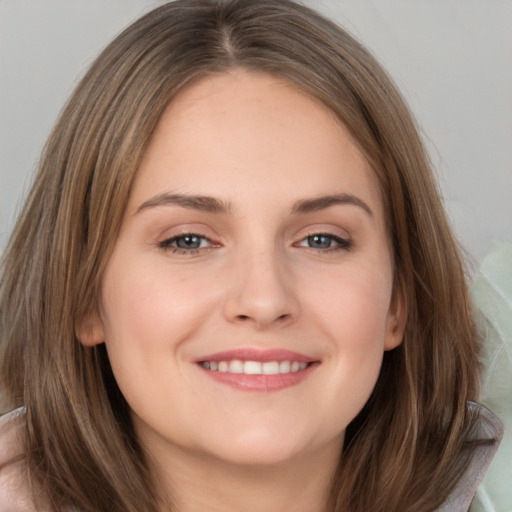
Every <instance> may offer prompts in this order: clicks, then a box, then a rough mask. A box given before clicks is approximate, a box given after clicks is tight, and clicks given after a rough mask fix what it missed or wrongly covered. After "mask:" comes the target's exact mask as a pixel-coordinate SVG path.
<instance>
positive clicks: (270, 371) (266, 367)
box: [203, 359, 308, 375]
mask: <svg viewBox="0 0 512 512" xmlns="http://www.w3.org/2000/svg"><path fill="white" fill-rule="evenodd" d="M307 367H308V363H299V362H298V361H267V362H265V363H261V362H259V361H240V360H238V359H233V360H232V361H219V362H217V361H204V362H203V368H205V369H207V370H212V371H214V372H215V371H217V372H221V373H226V372H229V373H245V374H246V375H278V374H280V373H295V372H298V371H300V370H305V369H306V368H307Z"/></svg>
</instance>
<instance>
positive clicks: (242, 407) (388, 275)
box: [81, 70, 406, 512]
mask: <svg viewBox="0 0 512 512" xmlns="http://www.w3.org/2000/svg"><path fill="white" fill-rule="evenodd" d="M405 318H406V307H405V304H404V300H403V296H402V294H401V293H400V290H399V289H398V288H396V287H395V286H394V271H393V264H392V255H391V250H390V243H389V235H388V233H387V230H386V225H385V215H384V206H383V201H382V197H381V195H380V189H379V186H378V182H377V178H376V177H375V174H374V172H373V170H372V169H371V168H370V166H369V165H368V163H367V161H366V159H365V158H364V157H363V155H362V154H361V152H360V151H359V150H358V148H357V146H356V145H355V143H354V142H353V140H352V139H351V137H350V136H349V134H348V132H347V130H346V129H345V128H344V127H343V126H342V125H341V123H340V122H339V121H338V120H336V119H335V118H334V116H333V115H332V114H331V113H330V112H329V110H327V109H326V108H325V107H324V106H322V105H321V104H320V103H319V102H317V101H316V100H313V99H312V98H310V97H309V96H307V95H306V94H304V93H302V92H300V91H299V90H297V89H296V88H294V87H293V86H291V85H290V84H287V83H286V82H284V81H280V80H278V79H276V78H273V77H270V76H266V75H263V74H255V73H249V72H246V71H243V70H233V71H231V72H229V73H223V74H219V75H215V76H211V77H208V78H206V79H202V80H201V81H199V82H197V83H194V84H193V85H191V86H189V87H188V88H186V89H185V90H183V91H182V92H180V94H179V95H178V96H177V97H176V98H175V99H174V100H173V101H172V102H171V104H170V105H169V106H168V108H167V109H166V111H165V113H164V115H163V117H162V118H161V120H160V122H159V124H158V126H157V129H156V131H155V133H154V135H153V138H152V140H151V143H150V145H149V147H148V149H147V151H146V154H145V156H144V158H143V161H142V164H141V166H140V168H139V170H138V172H137V175H136V178H135V182H134V186H133V189H132V193H131V196H130V198H129V201H128V205H127V208H126V212H125V215H124V220H123V223H122V226H121V230H120V233H119V237H118V240H117V241H116V244H115V247H114V251H113V254H112V256H111V258H110V260H109V262H108V265H107V268H106V271H105V275H104V278H103V286H102V311H101V313H100V314H99V315H95V316H93V317H91V318H89V319H88V320H87V322H85V323H84V329H83V332H82V335H81V339H82V342H83V343H84V344H86V345H91V346H92V345H95V344H98V343H103V342H105V343H106V346H107V350H108V353H109V357H110V360H111V364H112V368H113V371H114V375H115V377H116V380H117V382H118V384H119V387H120V389H121V391H122V392H123V394H124V395H125V397H126V400H127V401H128V404H129V405H130V407H131V409H132V415H133V421H134V424H135V428H136V432H137V435H138V437H139V439H140V442H141V443H142V445H143V446H144V447H145V448H146V450H147V451H148V453H149V454H150V456H151V460H152V464H153V470H154V472H155V474H156V475H157V476H158V478H159V480H160V481H161V482H162V484H163V487H164V488H165V489H167V490H168V491H170V493H171V494H172V496H173V498H174V501H175V502H176V505H177V507H178V510H179V511H180V512H192V511H193V512H197V511H203V510H209V511H212V512H215V511H223V512H225V511H239V510H244V511H246V512H251V511H258V512H260V511H261V510H265V511H266V512H273V511H279V512H281V511H283V510H294V511H299V512H300V511H304V512H306V511H307V512H315V511H317V512H321V511H323V510H324V509H325V498H326V496H327V493H328V489H329V482H330V479H331V477H332V474H333V472H334V470H335V468H336V465H337V464H338V461H339V459H340V455H341V449H342V444H343V439H344V432H345V429H346V426H347V425H348V424H349V423H350V421H351V420H352V419H353V418H354V417H355V416H356V415H357V413H358V412H359V411H360V410H361V408H362V407H363V405H364V404H365V402H366V401H367V399H368V397H369V396H370V394H371V391H372V389H373V386H374V385H375V382H376V379H377V377H378V374H379V370H380V366H381V361H382V356H383V353H384V351H386V350H392V349H393V348H395V347H396V346H397V345H398V344H399V343H400V342H401V339H402V334H403V329H404V324H405ZM240 350H242V353H243V354H245V355H247V354H250V356H249V355H247V358H248V359H251V360H256V361H252V362H251V364H253V363H255V364H256V365H257V364H263V363H258V361H257V359H258V357H259V355H260V354H265V353H266V354H267V355H268V354H269V352H268V351H274V352H271V354H274V353H276V354H277V353H278V352H279V354H281V355H277V356H275V357H274V356H273V355H272V356H270V355H269V358H270V359H272V357H274V359H279V358H280V359H281V363H283V364H285V366H286V364H287V362H293V359H294V357H295V356H294V355H293V354H298V355H297V358H303V359H304V360H305V361H307V369H301V370H299V371H297V373H296V374H295V377H293V378H294V379H295V380H291V379H289V377H290V375H289V374H288V373H286V370H283V372H285V373H284V374H283V375H284V376H283V375H281V376H279V377H276V376H272V377H266V376H259V377H253V376H251V377H247V376H245V377H243V376H240V374H234V373H233V374H231V376H232V377H233V379H232V380H229V381H225V380H224V381H223V380H222V379H224V378H225V377H226V374H223V375H220V374H219V372H216V371H212V369H210V368H209V367H208V366H209V363H208V361H210V362H211V360H212V359H215V357H216V354H217V355H218V354H228V353H229V354H232V353H236V354H238V355H237V356H236V357H235V356H232V357H231V356H229V355H219V356H218V358H217V359H218V360H224V359H229V358H230V357H231V359H243V357H242V356H240V353H241V352H240ZM237 351H238V352H237ZM284 351H287V352H286V353H285V354H292V355H282V354H284ZM261 359H262V361H268V358H267V359H265V358H264V356H261ZM283 359H289V360H290V361H283ZM204 362H207V363H208V364H207V365H204V364H203V363H204ZM227 362H228V363H230V361H227ZM274 363H276V361H273V362H272V364H274ZM277 363H279V361H277ZM297 365H298V362H297ZM230 368H231V367H230ZM258 368H260V367H258ZM261 368H262V367H261ZM230 371H231V369H230V370H229V371H228V372H227V373H228V374H229V372H230ZM262 371H263V370H262ZM280 371H281V370H280ZM301 372H303V373H301ZM219 375H220V380H219V379H218V377H219ZM261 382H264V383H265V386H267V387H266V388H265V389H261V388H257V389H248V387H251V386H253V384H254V385H259V384H261Z"/></svg>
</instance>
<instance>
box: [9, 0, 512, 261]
mask: <svg viewBox="0 0 512 512" xmlns="http://www.w3.org/2000/svg"><path fill="white" fill-rule="evenodd" d="M160 3H162V2H157V1H154V0H153V1H151V0H0V73H1V75H0V250H1V249H2V248H3V247H4V246H5V244H6V242H7V239H8V236H9V232H10V230H11V228H12V225H13V220H14V217H15V215H16V212H17V211H18V209H19V207H20V205H21V202H22V198H23V197H24V195H25V194H26V191H27V188H28V186H29V185H30V181H31V178H32V175H33V171H34V169H35V167H36V164H37V160H38V155H39V153H40V151H41V149H42V147H43V144H44V142H45V139H46V137H47V136H48V133H49V131H50V129H51V126H52V125H53V123H54V121H55V119H56V117H57V115H58V112H59V110H60V108H61V107H62V105H63V103H64V101H65V99H66V98H67V96H68V95H69V93H70V92H71V91H72V89H73V86H74V84H75V83H76V82H77V79H78V78H79V77H80V76H81V75H82V73H83V72H84V70H85V68H86V67H87V65H88V64H90V63H91V61H92V59H93V58H94V57H95V56H96V54H97V53H98V52H99V50H100V49H101V48H102V47H103V46H104V45H105V44H107V43H108V42H109V41H110V40H111V39H112V37H113V36H114V35H115V34H117V33H118V32H119V31H120V30H121V29H122V28H123V27H124V26H125V25H126V24H128V23H129V22H130V21H132V20H134V19H135V18H137V17H138V16H140V15H141V14H143V13H144V12H146V11H147V10H149V9H150V8H151V7H154V6H156V5H158V4H160ZM306 3H307V4H309V5H311V6H313V7H315V8H317V9H318V10H320V11H322V12H324V13H326V14H327V15H328V16H330V17H332V18H334V19H336V20H337V21H338V22H339V23H340V24H342V25H343V26H344V27H345V28H347V29H348V30H349V31H350V32H352V34H354V35H355V36H356V37H357V38H359V39H360V40H362V41H363V42H364V43H365V44H366V46H367V47H369V48H370V49H371V50H372V51H373V52H374V54H375V55H376V56H377V57H378V58H379V60H380V61H381V62H382V63H383V64H384V66H385V67H386V68H387V69H388V71H389V72H390V73H391V75H392V76H393V78H394V79H395V81H396V82H397V84H398V86H399V87H400V88H401V90H402V92H403V93H404V95H405V97H406V98H407V100H408V102H409V104H410V106H411V107H412V109H413V112H414V113H415V115H416V117H417V118H418V119H419V120H420V124H421V127H422V131H423V133H424V137H425V141H426V144H427V146H428V148H429V151H430V154H431V157H432V161H433V163H434V166H435V168H436V169H437V172H438V177H439V181H440V185H441V189H442V192H443V196H444V198H445V203H446V208H447V210H448V214H449V216H450V218H451V220H452V222H453V225H454V228H455V231H456V233H457V235H458V237H459V239H460V240H461V242H462V244H463V245H464V246H465V247H466V249H467V250H468V252H469V254H470V255H471V256H472V257H473V259H475V260H476V261H479V260H481V259H482V258H483V256H484V255H485V254H486V253H487V252H489V250H490V249H491V247H492V244H493V240H509V241H510V240H512V143H511V138H512V30H511V27H512V0H321V1H312V0H310V1H308V2H306Z"/></svg>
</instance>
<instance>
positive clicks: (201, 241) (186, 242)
mask: <svg viewBox="0 0 512 512" xmlns="http://www.w3.org/2000/svg"><path fill="white" fill-rule="evenodd" d="M213 245H214V244H213V242H212V241H211V240H210V239H209V238H207V237H205V236H202V235H198V234H195V233H183V234H180V235H177V236H173V237H171V238H168V239H166V240H164V241H162V242H160V244H159V246H160V247H161V248H162V249H166V250H170V251H172V252H175V253H179V254H194V253H196V252H197V251H199V250H201V249H207V248H209V247H212V246H213Z"/></svg>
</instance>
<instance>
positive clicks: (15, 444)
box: [0, 407, 37, 512]
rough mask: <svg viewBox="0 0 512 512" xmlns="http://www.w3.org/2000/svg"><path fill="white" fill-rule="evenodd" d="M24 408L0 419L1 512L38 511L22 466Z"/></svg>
mask: <svg viewBox="0 0 512 512" xmlns="http://www.w3.org/2000/svg"><path fill="white" fill-rule="evenodd" d="M24 419H25V409H24V408H23V407H21V408H19V409H16V410H14V411H11V412H9V413H7V414H4V415H2V416H1V417H0V512H36V510H37V509H36V508H35V507H34V504H33V503H32V500H31V499H29V496H30V493H29V490H28V485H27V481H26V476H25V471H24V464H23V446H22V442H21V435H20V434H21V429H22V428H23V424H24Z"/></svg>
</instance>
